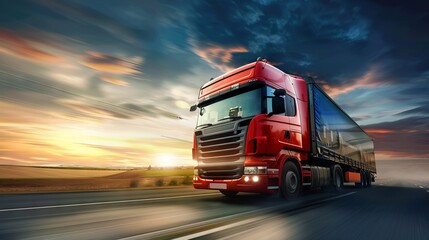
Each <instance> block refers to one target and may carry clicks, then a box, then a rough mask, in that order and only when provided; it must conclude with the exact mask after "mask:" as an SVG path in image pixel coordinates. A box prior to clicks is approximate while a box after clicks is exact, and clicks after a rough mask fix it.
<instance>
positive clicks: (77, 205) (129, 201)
mask: <svg viewBox="0 0 429 240" xmlns="http://www.w3.org/2000/svg"><path fill="white" fill-rule="evenodd" d="M211 195H219V193H207V194H194V195H187V196H174V197H158V198H140V199H130V200H118V201H106V202H90V203H75V204H64V205H51V206H39V207H22V208H7V209H0V212H13V211H25V210H36V209H50V208H66V207H80V206H92V205H104V204H115V203H132V202H152V201H160V200H170V199H181V198H192V197H202V196H211Z"/></svg>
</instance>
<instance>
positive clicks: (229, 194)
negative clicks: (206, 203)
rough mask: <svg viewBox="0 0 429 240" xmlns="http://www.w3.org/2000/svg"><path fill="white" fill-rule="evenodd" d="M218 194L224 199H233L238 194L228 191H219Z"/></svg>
mask: <svg viewBox="0 0 429 240" xmlns="http://www.w3.org/2000/svg"><path fill="white" fill-rule="evenodd" d="M219 192H220V193H222V194H223V195H225V196H226V197H235V196H237V194H238V192H237V191H228V190H219Z"/></svg>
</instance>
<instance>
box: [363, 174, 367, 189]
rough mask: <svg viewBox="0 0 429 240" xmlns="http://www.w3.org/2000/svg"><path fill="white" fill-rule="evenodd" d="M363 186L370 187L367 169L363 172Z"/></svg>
mask: <svg viewBox="0 0 429 240" xmlns="http://www.w3.org/2000/svg"><path fill="white" fill-rule="evenodd" d="M363 187H364V188H366V187H368V174H367V172H366V171H364V172H363Z"/></svg>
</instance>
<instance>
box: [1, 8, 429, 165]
mask: <svg viewBox="0 0 429 240" xmlns="http://www.w3.org/2000/svg"><path fill="white" fill-rule="evenodd" d="M0 9H1V10H0V12H1V14H0V164H13V165H42V166H58V165H67V166H99V167H144V166H148V165H152V166H170V165H178V166H181V165H190V166H192V165H195V164H196V163H195V162H194V161H193V160H192V159H191V148H192V138H193V128H194V127H195V123H196V114H195V113H191V112H189V107H190V105H192V104H194V103H195V102H196V100H197V95H198V89H199V88H200V87H201V85H203V84H204V83H206V82H207V81H209V79H210V78H211V77H216V76H218V75H221V74H223V73H225V72H227V71H229V70H232V69H234V68H236V67H239V66H241V65H244V64H247V63H250V62H253V61H255V60H256V58H257V57H263V58H266V59H268V61H269V62H271V63H272V64H273V65H275V66H276V67H278V68H279V69H281V70H283V71H285V72H288V73H292V74H297V75H300V76H312V77H314V78H315V79H316V80H317V81H318V82H319V84H321V85H322V86H323V88H324V89H325V90H326V91H327V92H328V93H329V95H330V96H331V97H333V98H334V99H335V100H336V102H337V103H338V104H339V105H340V106H341V107H342V108H343V109H344V110H345V111H346V112H347V113H349V115H351V116H352V117H353V119H354V120H355V121H357V123H358V124H360V125H361V126H362V127H363V128H364V129H365V130H366V131H367V133H368V134H370V135H371V136H372V137H373V138H374V139H375V147H376V159H377V160H390V159H429V147H428V145H429V137H428V136H429V98H428V95H429V84H428V83H429V31H428V30H427V25H428V23H429V5H428V4H425V2H424V1H300V0H291V1H275V0H256V1H221V0H217V1H151V0H145V1H106V0H103V1H101V0H100V1H94V0H92V1H71V0H70V1H49V0H44V1H0Z"/></svg>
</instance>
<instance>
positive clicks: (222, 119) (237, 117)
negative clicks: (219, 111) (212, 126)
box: [217, 116, 241, 122]
mask: <svg viewBox="0 0 429 240" xmlns="http://www.w3.org/2000/svg"><path fill="white" fill-rule="evenodd" d="M237 119H241V117H240V116H235V117H231V116H228V117H224V118H221V119H219V120H217V121H218V122H220V121H224V120H237Z"/></svg>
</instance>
